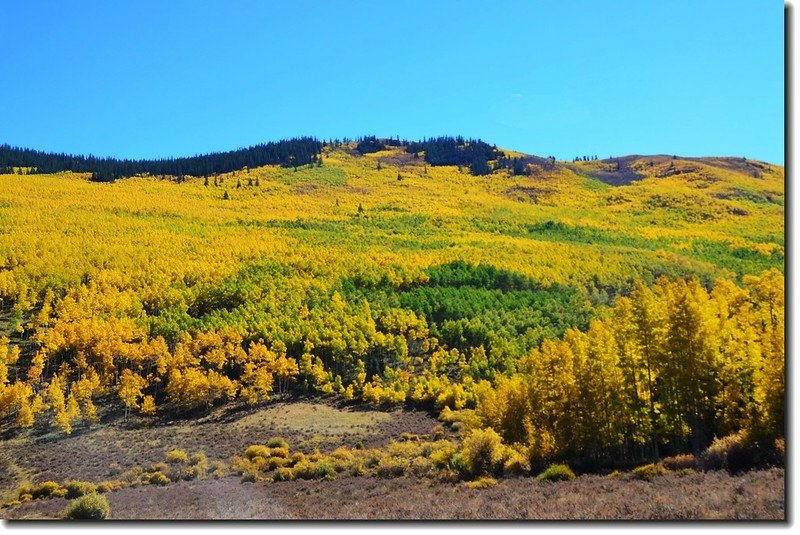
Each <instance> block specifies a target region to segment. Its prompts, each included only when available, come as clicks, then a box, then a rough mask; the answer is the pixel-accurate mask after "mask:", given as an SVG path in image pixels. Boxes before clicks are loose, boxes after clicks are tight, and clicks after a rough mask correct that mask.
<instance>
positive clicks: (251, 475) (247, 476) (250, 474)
mask: <svg viewBox="0 0 800 535" xmlns="http://www.w3.org/2000/svg"><path fill="white" fill-rule="evenodd" d="M241 481H242V483H255V482H256V481H258V472H256V471H255V470H245V471H244V472H242V479H241Z"/></svg>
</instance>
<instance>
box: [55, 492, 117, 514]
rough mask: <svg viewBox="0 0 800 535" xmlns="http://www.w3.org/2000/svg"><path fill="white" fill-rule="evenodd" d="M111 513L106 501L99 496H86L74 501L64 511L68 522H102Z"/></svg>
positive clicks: (103, 497)
mask: <svg viewBox="0 0 800 535" xmlns="http://www.w3.org/2000/svg"><path fill="white" fill-rule="evenodd" d="M110 513H111V507H110V506H109V505H108V500H107V499H106V497H105V496H102V495H100V494H87V495H86V496H82V497H80V498H78V499H77V500H74V501H73V502H72V503H71V504H70V505H69V507H68V508H67V509H66V511H64V517H65V518H67V519H70V520H104V519H106V518H108V515H109V514H110Z"/></svg>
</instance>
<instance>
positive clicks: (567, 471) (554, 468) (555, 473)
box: [536, 464, 575, 481]
mask: <svg viewBox="0 0 800 535" xmlns="http://www.w3.org/2000/svg"><path fill="white" fill-rule="evenodd" d="M571 479H575V473H574V472H573V471H572V469H571V468H570V467H569V466H567V465H566V464H551V465H550V466H548V467H547V468H546V469H545V470H544V472H542V473H540V474H539V475H538V476H536V481H569V480H571Z"/></svg>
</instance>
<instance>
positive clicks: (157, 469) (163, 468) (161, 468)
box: [139, 463, 169, 474]
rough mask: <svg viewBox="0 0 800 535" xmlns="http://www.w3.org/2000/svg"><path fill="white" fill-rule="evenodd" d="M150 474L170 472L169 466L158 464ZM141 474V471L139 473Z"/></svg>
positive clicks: (152, 468) (153, 466) (152, 467)
mask: <svg viewBox="0 0 800 535" xmlns="http://www.w3.org/2000/svg"><path fill="white" fill-rule="evenodd" d="M149 472H164V473H165V474H166V473H167V472H169V465H168V464H167V463H156V464H154V465H152V466H151V467H150V470H149ZM139 473H140V474H141V471H140V472H139Z"/></svg>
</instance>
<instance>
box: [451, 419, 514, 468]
mask: <svg viewBox="0 0 800 535" xmlns="http://www.w3.org/2000/svg"><path fill="white" fill-rule="evenodd" d="M460 454H461V456H462V458H463V466H458V467H456V466H454V467H453V468H454V469H456V470H457V471H458V472H460V473H461V474H462V475H467V476H470V477H472V476H479V475H485V474H495V473H497V472H499V471H500V469H502V467H503V455H504V448H503V439H502V437H501V436H500V435H498V434H497V433H496V432H495V430H494V429H491V428H488V429H475V430H473V431H471V432H470V433H469V434H467V435H466V437H465V438H464V441H463V442H462V443H461V451H460ZM459 464H460V463H459Z"/></svg>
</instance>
